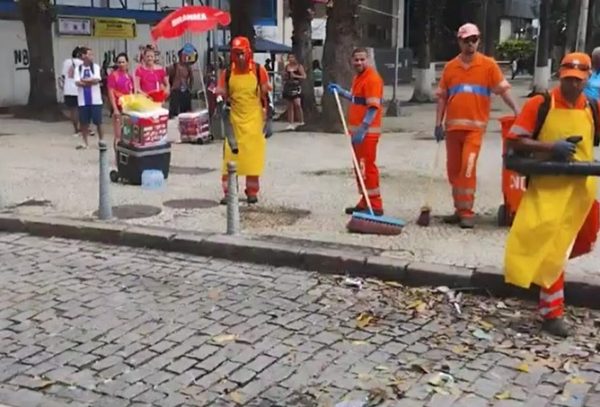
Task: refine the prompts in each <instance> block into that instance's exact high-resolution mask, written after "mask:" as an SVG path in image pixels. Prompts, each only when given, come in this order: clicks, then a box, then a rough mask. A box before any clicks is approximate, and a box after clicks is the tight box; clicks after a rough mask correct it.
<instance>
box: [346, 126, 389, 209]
mask: <svg viewBox="0 0 600 407" xmlns="http://www.w3.org/2000/svg"><path fill="white" fill-rule="evenodd" d="M378 143H379V134H373V133H367V135H366V136H365V138H364V140H363V142H362V143H360V144H354V145H353V146H352V148H354V153H355V154H356V159H357V160H358V165H359V166H360V170H361V173H362V177H363V179H364V181H365V187H366V189H367V194H368V196H369V200H370V201H371V205H372V206H373V209H374V210H380V211H381V210H383V200H382V199H381V192H380V190H379V168H377V164H376V163H375V161H376V159H377V144H378ZM355 175H356V177H357V178H356V184H357V186H358V193H359V194H360V195H361V199H360V202H359V203H358V205H356V206H357V207H358V208H361V209H366V208H367V201H366V200H365V197H364V196H363V193H362V190H361V188H360V183H359V181H358V175H357V174H356V173H355Z"/></svg>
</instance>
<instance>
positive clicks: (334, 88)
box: [327, 82, 352, 100]
mask: <svg viewBox="0 0 600 407" xmlns="http://www.w3.org/2000/svg"><path fill="white" fill-rule="evenodd" d="M327 92H329V93H334V92H337V93H338V95H340V96H341V97H343V98H346V99H348V100H352V94H351V93H350V92H348V91H347V90H346V89H344V88H342V87H341V86H340V85H338V84H337V83H333V82H331V83H330V84H329V85H327Z"/></svg>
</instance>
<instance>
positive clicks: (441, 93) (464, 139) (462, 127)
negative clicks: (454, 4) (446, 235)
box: [434, 23, 517, 229]
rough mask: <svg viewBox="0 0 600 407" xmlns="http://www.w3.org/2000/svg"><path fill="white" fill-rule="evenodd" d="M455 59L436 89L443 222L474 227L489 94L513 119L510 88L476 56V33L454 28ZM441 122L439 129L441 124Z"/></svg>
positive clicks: (484, 59)
mask: <svg viewBox="0 0 600 407" xmlns="http://www.w3.org/2000/svg"><path fill="white" fill-rule="evenodd" d="M457 36H458V44H459V46H460V54H459V55H458V56H457V57H456V58H454V59H453V60H451V61H450V62H448V63H447V64H446V66H445V67H444V71H443V73H442V78H441V79H440V83H439V87H438V89H437V92H436V94H437V98H438V102H437V112H436V120H435V132H434V134H435V139H436V141H437V142H438V143H439V142H441V141H442V140H443V139H444V138H445V139H446V152H447V172H448V180H449V182H450V185H451V186H452V197H453V198H454V208H455V211H454V214H452V215H451V216H446V217H445V218H444V221H445V222H446V223H455V224H460V226H461V227H462V228H468V229H470V228H473V227H474V226H475V223H474V216H475V213H474V212H473V205H474V202H475V187H476V185H477V178H476V168H477V158H478V156H479V150H480V148H481V142H482V138H483V134H484V133H485V129H486V127H487V123H488V120H489V116H490V108H491V98H492V94H496V95H500V96H501V97H502V99H503V100H504V102H505V103H506V104H507V105H508V106H509V107H510V108H511V109H512V110H513V112H514V113H515V115H516V114H517V104H516V103H515V101H514V99H513V98H512V96H511V94H510V85H509V83H508V82H507V81H506V79H505V78H504V75H503V74H502V71H501V70H500V67H499V66H498V64H497V63H496V61H495V60H494V59H493V58H489V57H487V56H485V55H483V54H481V53H479V52H477V46H478V45H479V39H480V32H479V29H478V28H477V26H476V25H474V24H470V23H467V24H465V25H463V26H461V27H460V28H459V29H458V35H457ZM442 123H443V124H442Z"/></svg>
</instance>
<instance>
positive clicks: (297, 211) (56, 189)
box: [0, 80, 600, 273]
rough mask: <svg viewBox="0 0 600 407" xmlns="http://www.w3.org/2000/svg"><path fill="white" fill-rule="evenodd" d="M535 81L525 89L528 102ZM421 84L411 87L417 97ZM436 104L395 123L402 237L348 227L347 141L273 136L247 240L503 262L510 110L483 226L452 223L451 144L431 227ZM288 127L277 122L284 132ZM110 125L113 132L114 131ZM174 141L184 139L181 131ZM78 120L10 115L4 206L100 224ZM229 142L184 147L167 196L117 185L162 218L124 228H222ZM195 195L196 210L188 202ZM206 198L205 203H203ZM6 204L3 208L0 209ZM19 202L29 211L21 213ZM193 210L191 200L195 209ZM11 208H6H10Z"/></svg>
mask: <svg viewBox="0 0 600 407" xmlns="http://www.w3.org/2000/svg"><path fill="white" fill-rule="evenodd" d="M527 86H528V82H527V81H525V80H520V81H517V82H515V83H514V93H515V95H516V96H517V97H518V100H519V103H523V101H524V96H526V95H527V93H528V88H527ZM411 89H412V88H411V87H402V88H401V89H400V96H399V98H400V99H401V100H408V99H409V98H410V94H411ZM434 108H435V106H434V105H433V104H425V105H411V106H406V107H405V108H404V110H403V112H404V113H403V114H404V115H403V116H402V117H399V118H386V119H385V120H384V128H385V134H384V135H383V136H382V138H381V142H380V148H379V157H378V162H379V165H380V168H381V173H382V177H381V184H382V186H381V188H382V191H383V198H384V204H385V209H386V213H387V214H388V215H390V216H396V217H400V218H402V219H405V220H406V221H408V222H409V224H408V226H407V227H406V228H405V230H404V232H403V233H402V234H401V235H400V236H396V237H388V236H357V235H351V234H349V233H347V232H346V230H345V224H346V222H347V221H348V217H347V216H346V215H344V214H343V208H344V207H346V206H348V205H351V204H354V203H356V202H357V199H358V195H357V189H356V186H355V184H354V179H353V177H352V174H351V170H350V168H351V160H350V155H349V146H348V142H347V139H346V138H344V136H342V135H337V134H323V133H298V132H284V131H279V132H277V133H276V134H275V135H274V136H273V137H272V138H271V139H269V141H268V146H267V150H268V151H267V166H266V171H265V174H264V176H263V177H262V179H261V185H262V192H261V196H260V202H259V205H258V206H256V207H255V208H253V209H250V208H247V207H246V205H245V204H242V229H243V233H245V234H250V235H252V234H258V235H275V236H285V237H294V238H302V239H311V240H316V241H327V242H334V243H346V244H357V245H362V246H372V247H377V248H382V249H384V250H385V255H386V256H390V257H393V258H396V259H401V260H407V261H411V262H426V263H438V264H449V265H457V266H466V267H480V266H494V267H501V265H502V263H503V254H504V242H505V239H506V232H507V231H506V229H504V228H499V227H497V226H496V211H497V208H498V206H499V205H500V204H501V203H502V194H501V186H500V182H501V166H502V164H501V138H500V129H499V124H498V122H497V120H496V119H497V118H499V117H500V116H502V115H504V114H506V112H507V109H506V108H505V107H504V106H502V104H501V102H500V101H499V100H495V101H494V107H493V111H492V118H493V120H492V121H491V124H490V128H489V131H488V133H487V135H486V138H485V141H484V146H483V150H482V153H481V157H480V160H479V168H478V176H479V181H478V192H477V197H476V208H477V211H478V213H479V214H480V216H479V219H478V224H477V228H476V229H475V230H467V231H465V230H460V229H458V228H456V227H449V226H446V225H444V224H442V223H441V221H440V220H439V216H441V215H444V214H447V213H450V212H451V211H452V203H451V194H450V190H449V187H448V185H447V181H446V176H445V160H444V154H445V151H444V147H442V151H441V160H440V162H439V165H438V166H437V168H436V170H435V172H434V177H435V178H434V182H433V195H432V196H433V202H432V206H433V214H434V216H436V217H434V221H433V223H432V225H431V226H430V227H429V228H420V227H418V226H416V225H415V223H414V222H415V220H416V218H417V216H418V214H419V210H420V207H421V206H422V205H423V203H424V200H425V198H426V188H427V185H428V183H429V175H430V173H431V168H432V165H433V161H434V157H435V149H436V145H435V142H434V141H433V140H432V134H431V133H432V128H433V125H432V124H433V122H432V121H433V117H434ZM284 125H285V124H282V123H277V129H279V130H281V129H283V127H284ZM107 129H108V127H107ZM170 137H171V139H173V140H174V139H176V137H177V132H176V126H175V125H174V124H172V126H171V132H170ZM76 143H77V140H76V139H74V138H72V137H70V130H69V126H68V124H67V123H58V124H48V123H38V122H31V121H23V120H15V119H10V118H0V201H2V202H3V204H4V210H5V211H8V212H11V213H16V214H23V215H42V216H46V215H47V216H54V217H69V218H85V219H90V218H94V216H95V215H94V211H95V210H96V209H97V208H98V151H97V150H96V149H90V150H88V151H76V150H75V145H76ZM221 151H222V143H221V142H215V143H212V144H209V145H204V146H198V145H189V144H174V146H173V152H172V167H171V175H170V176H169V179H168V180H167V183H166V186H165V188H164V190H162V191H145V190H142V189H141V188H140V187H135V186H126V185H117V184H113V185H112V188H111V196H112V202H113V205H115V206H122V205H129V204H133V205H140V204H144V205H150V206H152V207H153V208H150V209H154V212H153V213H154V215H153V216H150V217H144V218H139V219H131V220H126V221H125V222H128V223H134V224H141V225H152V226H161V227H169V228H175V229H178V230H193V231H206V232H218V233H222V232H224V231H225V228H226V211H225V208H224V207H222V206H219V205H217V203H218V200H219V199H220V198H221V196H222V192H221V191H220V164H221V163H220V160H221ZM173 200H175V201H176V202H175V203H173ZM179 200H196V201H195V205H196V206H195V207H194V206H193V205H192V207H191V208H190V207H187V208H186V207H185V206H186V204H185V202H188V203H189V201H184V202H183V207H182V206H177V205H176V204H177V203H181V201H179ZM198 200H199V201H198ZM0 205H1V204H0ZM17 205H20V206H17ZM188 206H189V205H188ZM0 210H1V209H0ZM599 262H600V249H597V250H596V251H594V252H593V253H592V254H590V255H587V256H584V257H582V258H580V259H577V260H575V261H573V262H571V265H570V266H569V272H570V273H597V272H598V266H597V265H598V264H599Z"/></svg>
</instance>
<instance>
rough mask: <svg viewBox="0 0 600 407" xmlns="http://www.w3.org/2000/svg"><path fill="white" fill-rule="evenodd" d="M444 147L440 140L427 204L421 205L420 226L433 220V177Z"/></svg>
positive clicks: (418, 223)
mask: <svg viewBox="0 0 600 407" xmlns="http://www.w3.org/2000/svg"><path fill="white" fill-rule="evenodd" d="M441 147H442V143H440V142H439V141H438V143H437V148H436V150H435V161H434V162H433V166H432V167H431V174H430V175H429V184H428V185H427V194H426V197H425V205H423V206H422V207H421V213H420V214H419V217H418V218H417V225H419V226H429V223H430V222H431V200H432V197H433V178H434V177H435V170H436V169H437V166H438V161H439V158H440V150H441Z"/></svg>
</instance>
